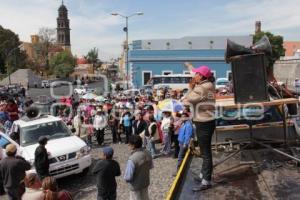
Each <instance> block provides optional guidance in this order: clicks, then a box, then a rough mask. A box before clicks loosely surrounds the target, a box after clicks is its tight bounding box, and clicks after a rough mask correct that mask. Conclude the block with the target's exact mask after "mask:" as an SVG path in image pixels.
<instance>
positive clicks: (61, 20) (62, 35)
mask: <svg viewBox="0 0 300 200" xmlns="http://www.w3.org/2000/svg"><path fill="white" fill-rule="evenodd" d="M56 21H57V28H56V31H57V36H56V37H57V44H58V45H60V46H61V47H62V48H63V49H64V50H69V51H71V41H70V30H71V29H70V20H69V19H68V9H67V8H66V6H65V5H64V3H63V2H62V4H61V6H60V7H59V8H58V17H57V19H56Z"/></svg>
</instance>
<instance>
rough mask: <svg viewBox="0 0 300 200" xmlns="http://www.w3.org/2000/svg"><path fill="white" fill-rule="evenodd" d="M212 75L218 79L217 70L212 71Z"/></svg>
mask: <svg viewBox="0 0 300 200" xmlns="http://www.w3.org/2000/svg"><path fill="white" fill-rule="evenodd" d="M211 73H212V75H213V76H214V77H215V78H217V72H216V71H215V70H211Z"/></svg>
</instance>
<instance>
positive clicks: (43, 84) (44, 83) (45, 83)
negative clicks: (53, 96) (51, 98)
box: [42, 80, 50, 88]
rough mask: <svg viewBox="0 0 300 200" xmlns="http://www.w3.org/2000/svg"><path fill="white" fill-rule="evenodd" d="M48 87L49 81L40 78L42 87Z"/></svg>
mask: <svg viewBox="0 0 300 200" xmlns="http://www.w3.org/2000/svg"><path fill="white" fill-rule="evenodd" d="M49 87H50V81H48V80H42V88H49Z"/></svg>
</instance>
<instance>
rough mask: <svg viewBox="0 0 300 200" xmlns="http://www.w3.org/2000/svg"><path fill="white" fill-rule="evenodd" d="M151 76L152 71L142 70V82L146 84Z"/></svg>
mask: <svg viewBox="0 0 300 200" xmlns="http://www.w3.org/2000/svg"><path fill="white" fill-rule="evenodd" d="M151 77H152V71H143V76H142V79H143V80H142V84H143V85H147V84H148V82H149V80H150V79H151Z"/></svg>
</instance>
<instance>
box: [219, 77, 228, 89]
mask: <svg viewBox="0 0 300 200" xmlns="http://www.w3.org/2000/svg"><path fill="white" fill-rule="evenodd" d="M228 85H229V80H228V79H227V78H218V79H217V80H216V89H217V90H220V89H222V88H226V87H228Z"/></svg>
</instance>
